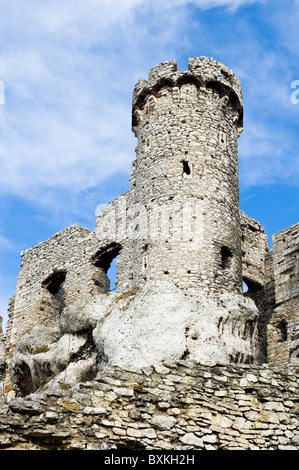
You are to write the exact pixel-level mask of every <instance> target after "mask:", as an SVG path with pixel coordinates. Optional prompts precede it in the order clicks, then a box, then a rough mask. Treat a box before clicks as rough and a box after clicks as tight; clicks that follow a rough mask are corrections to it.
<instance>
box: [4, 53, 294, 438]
mask: <svg viewBox="0 0 299 470" xmlns="http://www.w3.org/2000/svg"><path fill="white" fill-rule="evenodd" d="M132 130H133V132H134V134H135V136H136V139H137V146H136V159H135V160H134V161H133V164H132V174H131V178H130V182H131V188H130V189H129V190H128V191H127V192H126V193H124V194H122V195H120V196H119V197H118V198H117V199H115V200H114V201H112V202H111V203H110V204H109V205H108V206H107V207H105V208H104V209H102V210H101V211H100V212H99V213H98V215H97V219H96V227H95V231H94V232H90V231H89V230H88V229H86V228H83V227H80V226H79V225H77V224H74V225H72V226H70V227H68V228H66V229H65V230H63V231H62V232H59V233H57V234H55V235H54V236H53V237H52V238H50V239H49V240H47V241H45V242H42V243H40V244H39V245H37V246H34V247H32V248H30V249H28V250H26V251H24V252H23V253H22V264H21V270H20V273H19V276H18V280H17V288H16V294H15V296H14V297H13V298H12V299H10V307H9V321H8V325H7V331H6V336H5V337H4V336H3V335H2V336H1V337H0V374H2V375H1V378H2V382H3V391H2V395H3V400H4V398H5V400H6V401H7V399H11V400H12V401H13V399H14V400H17V399H18V398H14V397H27V396H31V394H33V395H34V394H36V393H37V392H39V391H40V390H42V388H43V387H45V384H47V385H46V388H47V390H48V393H50V392H51V391H52V392H53V393H54V391H55V390H56V391H57V389H58V388H59V384H61V383H62V382H63V383H66V384H67V386H68V387H70V388H72V387H76V386H77V384H80V383H86V382H89V383H91V382H92V381H95V380H96V378H97V377H98V376H99V374H102V376H103V375H105V370H108V369H109V368H113V367H116V368H117V367H125V368H129V369H130V370H136V368H138V370H148V369H147V368H151V367H156V368H157V370H158V369H159V370H160V371H162V370H163V367H164V368H165V363H171V364H174V363H178V364H182V363H184V361H186V363H188V364H193V365H194V364H200V365H201V366H200V367H205V368H206V369H205V370H212V368H213V367H214V366H215V364H221V365H222V367H224V368H225V367H228V368H229V367H241V368H243V367H245V368H246V367H249V368H258V367H262V365H263V364H267V366H268V367H270V368H272V369H271V370H276V369H278V370H284V369H286V368H288V367H293V368H295V369H296V366H298V363H299V317H298V306H299V300H298V299H299V273H298V268H299V224H297V225H294V226H293V227H289V228H287V229H286V230H283V231H282V232H279V233H278V234H276V235H274V236H273V248H272V249H271V250H270V251H269V250H268V242H267V240H268V239H267V235H266V233H265V230H264V228H263V227H262V226H261V225H260V223H258V222H257V221H255V220H254V219H252V218H250V217H249V216H247V215H246V214H245V213H243V212H242V211H240V208H239V180H238V137H239V136H240V134H241V132H242V131H243V102H242V89H241V84H240V82H239V80H238V78H237V76H236V75H235V74H234V72H232V71H231V70H230V69H228V68H227V67H226V66H225V65H223V64H221V63H219V62H218V61H216V60H214V59H211V58H206V57H197V58H190V59H189V70H188V71H182V72H181V71H178V68H177V63H176V61H175V60H171V61H168V62H165V63H162V64H160V65H158V66H157V67H154V68H152V69H151V70H150V71H149V76H148V79H147V80H144V79H140V80H139V81H138V83H137V84H136V86H135V89H134V92H133V103H132ZM115 258H117V279H116V292H115V291H111V290H110V280H109V277H108V270H109V268H110V266H111V263H112V261H113V260H114V259H115ZM244 284H246V285H247V291H246V292H243V285H244ZM163 364H164V365H163ZM209 368H211V369H209ZM109 370H110V369H109ZM164 370H165V369H164ZM234 370H235V369H234ZM206 373H207V372H206ZM111 380H112V379H111ZM296 383H297V382H296ZM181 444H182V442H181ZM185 444H186V443H185ZM187 444H188V442H187Z"/></svg>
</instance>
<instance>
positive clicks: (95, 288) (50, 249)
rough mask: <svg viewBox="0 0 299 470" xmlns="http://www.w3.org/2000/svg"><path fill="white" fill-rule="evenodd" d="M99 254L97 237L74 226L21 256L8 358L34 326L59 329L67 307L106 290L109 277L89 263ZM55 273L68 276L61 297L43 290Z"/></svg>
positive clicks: (12, 310)
mask: <svg viewBox="0 0 299 470" xmlns="http://www.w3.org/2000/svg"><path fill="white" fill-rule="evenodd" d="M96 250H97V240H96V237H95V235H94V233H93V232H90V231H89V230H88V229H86V228H83V227H80V226H79V225H78V224H74V225H71V226H70V227H68V228H66V229H65V230H63V231H62V232H59V233H57V234H55V235H54V236H53V237H51V238H50V239H49V240H47V241H45V242H42V243H40V244H38V245H36V246H35V247H32V248H29V249H28V250H26V251H24V252H22V264H21V270H20V272H19V276H18V281H17V287H16V294H15V296H14V299H13V302H12V305H11V308H10V312H9V320H8V325H7V330H6V342H7V347H8V348H9V349H10V353H9V354H11V352H12V349H13V348H14V347H15V345H16V343H17V342H18V341H19V340H20V338H21V337H22V336H23V335H24V334H25V333H27V332H29V331H31V330H32V328H33V327H34V326H36V325H40V326H41V325H44V326H45V325H47V326H54V325H57V324H58V321H59V313H60V310H61V309H62V308H64V306H65V305H71V304H72V303H74V302H75V301H76V300H77V299H78V298H80V297H82V296H84V295H87V294H90V293H94V294H96V293H98V292H103V291H105V290H107V286H105V283H106V277H105V276H104V275H103V273H101V272H100V270H98V269H97V268H96V267H95V266H94V265H93V264H92V263H91V262H90V259H91V257H92V255H94V253H95V252H96ZM55 272H58V273H59V272H65V274H66V278H65V282H64V283H63V289H62V290H61V293H60V297H59V296H55V295H52V294H51V293H50V292H49V291H48V289H47V288H45V287H43V281H45V280H46V279H47V277H48V276H51V275H53V274H54V273H55Z"/></svg>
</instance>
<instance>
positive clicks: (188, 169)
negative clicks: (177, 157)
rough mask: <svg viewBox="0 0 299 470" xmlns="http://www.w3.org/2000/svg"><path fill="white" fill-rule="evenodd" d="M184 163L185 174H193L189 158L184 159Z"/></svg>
mask: <svg viewBox="0 0 299 470" xmlns="http://www.w3.org/2000/svg"><path fill="white" fill-rule="evenodd" d="M182 165H183V175H184V176H185V177H186V176H192V164H191V163H189V162H187V160H182Z"/></svg>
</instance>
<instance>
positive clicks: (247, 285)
mask: <svg viewBox="0 0 299 470" xmlns="http://www.w3.org/2000/svg"><path fill="white" fill-rule="evenodd" d="M262 288H263V286H261V285H260V284H258V283H256V282H253V281H251V280H250V279H247V278H246V277H243V294H246V295H249V296H250V295H252V294H256V293H257V292H260V291H261V290H262Z"/></svg>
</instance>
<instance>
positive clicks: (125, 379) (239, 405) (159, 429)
mask: <svg viewBox="0 0 299 470" xmlns="http://www.w3.org/2000/svg"><path fill="white" fill-rule="evenodd" d="M295 372H296V371H294V370H293V369H288V370H285V371H279V370H275V369H270V368H268V367H267V366H265V367H252V366H232V367H230V366H223V365H216V364H215V365H212V364H211V365H203V364H198V363H194V362H191V361H190V362H188V361H180V362H178V363H170V364H167V363H166V364H164V365H163V366H159V367H156V368H155V367H148V368H145V369H143V370H142V369H136V368H132V367H128V366H127V367H126V366H122V367H115V368H113V369H106V370H104V371H103V372H101V373H99V374H98V376H97V377H96V379H95V380H94V381H92V382H85V383H81V384H78V385H77V386H76V387H74V388H72V389H70V390H65V389H64V388H65V387H64V384H63V383H61V389H60V390H57V391H56V392H55V393H53V392H52V393H50V392H49V393H47V390H44V391H43V392H40V393H35V394H32V395H29V396H28V397H26V398H23V399H21V398H15V399H13V400H11V401H10V402H9V403H8V404H6V405H0V448H1V449H2V450H5V449H9V450H10V449H31V450H38V449H42V450H57V449H62V450H73V449H77V450H107V449H127V450H132V449H134V450H138V449H139V450H141V449H145V450H153V449H154V450H164V451H168V450H172V449H175V450H190V449H192V450H249V449H251V450H258V449H261V450H299V426H298V424H299V422H298V419H299V393H298V392H299V382H298V375H296V373H295Z"/></svg>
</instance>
